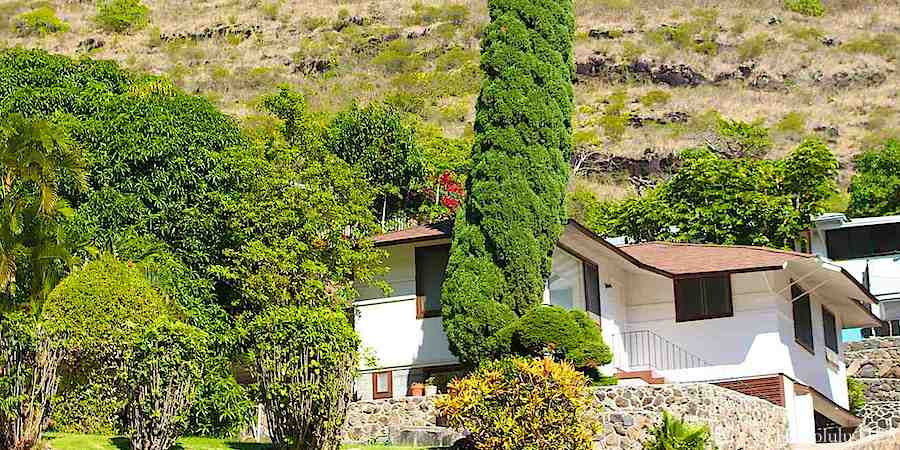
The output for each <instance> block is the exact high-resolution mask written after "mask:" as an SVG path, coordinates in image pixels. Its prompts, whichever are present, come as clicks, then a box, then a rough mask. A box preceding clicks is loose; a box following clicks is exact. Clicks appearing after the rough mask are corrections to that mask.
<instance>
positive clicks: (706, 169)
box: [569, 140, 837, 248]
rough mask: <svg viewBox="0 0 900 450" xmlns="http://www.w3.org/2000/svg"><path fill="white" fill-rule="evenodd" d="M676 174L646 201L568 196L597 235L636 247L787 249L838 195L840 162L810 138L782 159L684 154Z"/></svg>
mask: <svg viewBox="0 0 900 450" xmlns="http://www.w3.org/2000/svg"><path fill="white" fill-rule="evenodd" d="M680 158H681V161H682V164H681V167H680V168H679V170H678V172H677V173H676V174H675V175H674V176H673V177H672V178H670V179H669V180H664V181H662V182H660V184H659V185H657V187H656V188H654V189H652V190H650V191H649V192H648V193H646V194H645V195H643V196H641V197H634V198H629V199H625V200H623V201H619V202H601V201H599V200H597V199H596V198H595V197H593V195H592V194H591V193H589V192H587V191H576V192H574V193H572V194H570V195H569V210H570V214H572V215H573V217H576V218H578V219H580V220H582V221H584V223H585V224H586V225H587V226H589V227H590V228H591V229H592V230H594V231H595V232H597V233H599V234H601V235H605V236H628V237H630V238H632V239H634V240H636V241H651V240H676V241H683V242H704V243H713V244H742V245H763V246H770V247H780V248H790V247H792V246H793V244H794V241H795V239H797V238H798V236H799V235H800V232H801V231H802V230H803V229H805V228H806V227H808V226H809V223H810V220H811V216H812V215H815V214H819V213H821V212H822V210H823V205H824V203H825V201H826V200H827V199H828V198H829V197H830V196H831V195H832V194H833V193H834V192H836V183H835V177H836V175H837V160H836V158H835V156H834V154H833V153H832V152H831V150H830V149H829V148H828V147H827V146H825V145H824V144H823V143H822V142H820V141H818V140H806V141H804V142H803V143H802V144H800V145H799V146H798V147H797V148H796V149H795V150H794V151H793V152H791V153H790V154H789V155H788V156H787V157H785V158H784V159H783V160H760V159H755V158H734V159H729V158H723V157H721V156H718V155H716V154H715V153H713V152H711V151H709V150H706V149H690V150H685V151H683V152H682V153H681V154H680Z"/></svg>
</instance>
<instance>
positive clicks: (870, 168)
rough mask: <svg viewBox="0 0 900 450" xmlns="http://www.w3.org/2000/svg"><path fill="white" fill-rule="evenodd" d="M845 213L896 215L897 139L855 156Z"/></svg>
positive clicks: (899, 203) (899, 183)
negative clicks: (854, 173) (853, 171)
mask: <svg viewBox="0 0 900 450" xmlns="http://www.w3.org/2000/svg"><path fill="white" fill-rule="evenodd" d="M847 213H848V214H849V215H851V216H854V217H873V216H890V215H895V214H900V140H897V139H890V140H888V141H886V142H885V143H884V145H882V146H881V147H876V148H872V149H869V150H866V151H865V152H863V153H862V154H860V155H859V156H857V157H856V175H855V176H854V177H853V181H852V182H851V183H850V207H849V209H848V210H847Z"/></svg>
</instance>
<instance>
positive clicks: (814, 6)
mask: <svg viewBox="0 0 900 450" xmlns="http://www.w3.org/2000/svg"><path fill="white" fill-rule="evenodd" d="M784 7H785V8H786V9H787V10H788V11H793V12H795V13H799V14H803V15H804V16H813V17H821V16H824V15H825V7H824V6H822V0H784Z"/></svg>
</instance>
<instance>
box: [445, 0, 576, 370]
mask: <svg viewBox="0 0 900 450" xmlns="http://www.w3.org/2000/svg"><path fill="white" fill-rule="evenodd" d="M488 12H489V14H490V18H491V22H490V24H489V25H487V27H486V28H485V30H484V37H483V41H482V56H481V68H482V70H483V71H484V74H485V80H484V82H483V84H482V87H481V94H480V96H479V99H478V103H477V113H476V119H475V145H474V148H473V151H472V160H473V166H472V170H471V172H470V175H469V178H468V180H467V182H466V192H467V196H466V199H465V202H464V204H463V207H462V208H461V209H460V211H459V212H458V213H457V216H456V225H455V228H454V238H453V249H452V253H451V257H450V263H449V266H448V273H447V279H446V281H445V282H444V293H443V297H442V299H443V314H444V316H443V317H444V326H445V327H446V331H447V336H448V338H449V340H450V347H451V349H452V351H453V352H454V353H455V354H456V355H457V356H458V357H459V358H460V360H461V361H462V362H463V363H464V364H469V365H475V364H477V363H478V362H479V361H481V360H483V359H486V358H491V357H495V356H498V355H500V354H503V353H507V352H509V342H507V339H506V338H504V337H503V336H505V335H508V334H509V333H500V334H498V333H499V332H500V331H501V330H503V329H504V328H506V327H508V326H510V325H512V324H513V323H514V322H515V320H516V318H517V317H518V316H520V315H522V314H525V313H526V312H528V311H529V310H530V309H531V308H533V307H534V306H535V305H537V304H539V303H540V302H541V294H542V292H543V288H544V280H545V279H546V278H547V277H548V276H549V274H550V265H551V252H552V250H553V247H554V246H555V244H556V242H557V240H558V239H559V235H560V233H561V232H562V228H563V222H564V219H565V209H564V207H563V200H564V197H565V189H566V183H567V180H568V175H569V166H568V162H569V159H570V153H571V148H572V137H571V133H572V113H573V90H572V78H573V72H574V64H573V55H572V42H573V40H574V35H575V18H574V12H573V4H572V1H570V0H537V1H530V2H526V1H521V0H492V1H490V2H488Z"/></svg>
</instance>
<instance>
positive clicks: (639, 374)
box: [611, 330, 709, 385]
mask: <svg viewBox="0 0 900 450" xmlns="http://www.w3.org/2000/svg"><path fill="white" fill-rule="evenodd" d="M611 347H612V351H613V365H614V366H615V367H616V369H617V370H618V372H617V373H616V378H618V379H619V381H621V382H622V383H621V384H626V385H627V384H635V385H645V384H665V383H667V380H666V379H665V378H664V377H663V376H661V375H660V372H662V371H666V370H681V369H693V368H697V367H705V366H708V365H709V363H707V362H706V361H704V360H703V359H702V358H700V357H698V356H697V355H694V354H692V353H690V352H688V351H686V350H684V349H683V348H681V347H679V346H678V345H675V344H674V343H672V342H671V341H669V340H668V339H665V338H663V337H662V336H659V335H658V334H656V333H654V332H652V331H650V330H639V331H629V332H625V333H621V334H616V335H613V336H612V340H611Z"/></svg>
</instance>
